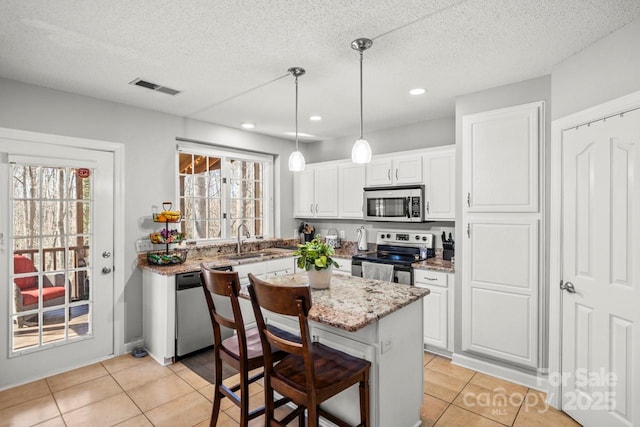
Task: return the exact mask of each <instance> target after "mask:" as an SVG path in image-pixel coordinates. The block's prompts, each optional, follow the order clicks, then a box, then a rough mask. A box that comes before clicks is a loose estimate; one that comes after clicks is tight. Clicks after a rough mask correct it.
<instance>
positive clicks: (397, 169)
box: [366, 155, 422, 187]
mask: <svg viewBox="0 0 640 427" xmlns="http://www.w3.org/2000/svg"><path fill="white" fill-rule="evenodd" d="M366 170H367V179H366V183H367V187H376V186H385V185H402V184H422V156H420V155H413V156H403V157H387V158H377V159H374V160H372V161H371V163H369V164H368V165H367V168H366Z"/></svg>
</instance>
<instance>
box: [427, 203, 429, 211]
mask: <svg viewBox="0 0 640 427" xmlns="http://www.w3.org/2000/svg"><path fill="white" fill-rule="evenodd" d="M427 213H429V202H427Z"/></svg>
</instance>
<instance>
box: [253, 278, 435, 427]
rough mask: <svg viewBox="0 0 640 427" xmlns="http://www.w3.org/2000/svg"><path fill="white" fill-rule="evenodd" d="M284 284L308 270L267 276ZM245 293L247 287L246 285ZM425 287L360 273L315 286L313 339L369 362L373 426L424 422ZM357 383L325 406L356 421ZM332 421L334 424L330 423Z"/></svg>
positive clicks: (286, 325) (289, 322)
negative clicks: (422, 418)
mask: <svg viewBox="0 0 640 427" xmlns="http://www.w3.org/2000/svg"><path fill="white" fill-rule="evenodd" d="M269 282H270V283H273V284H277V285H281V286H293V285H300V284H308V280H307V275H306V273H298V274H293V275H287V276H279V277H275V278H272V279H271V280H269ZM243 293H245V295H246V289H243ZM428 293H429V291H428V290H426V289H420V288H415V287H413V286H407V285H399V284H396V283H388V282H381V281H378V280H368V279H362V278H360V277H353V276H343V275H333V276H332V278H331V286H330V287H329V289H322V290H319V289H312V292H311V299H312V306H311V309H310V310H309V315H308V317H309V320H310V322H309V323H310V325H309V326H310V328H311V335H312V337H313V340H314V341H318V342H321V343H323V344H325V345H327V346H330V347H333V348H335V349H338V350H341V351H344V352H345V353H349V354H351V355H354V356H357V357H361V358H363V359H367V360H369V361H370V362H371V372H370V382H369V384H370V400H371V405H370V407H371V425H372V426H379V427H386V426H401V427H404V426H406V427H411V426H419V425H420V406H421V404H422V393H423V390H422V387H423V378H422V373H423V348H422V316H423V304H422V298H423V297H424V296H426V295H427V294H428ZM265 318H266V319H267V321H268V322H273V323H274V324H276V325H277V326H278V327H281V328H283V329H285V330H289V331H292V332H293V331H295V330H297V327H296V324H295V320H293V319H290V318H284V317H282V316H278V315H274V314H273V313H265ZM358 402H359V395H358V388H357V385H355V386H352V387H351V388H350V389H347V390H345V391H344V392H342V393H340V394H339V395H337V396H335V397H333V398H331V399H329V400H328V401H326V402H325V403H324V404H323V405H322V407H324V408H326V409H327V410H329V411H331V412H335V413H337V414H340V415H341V416H342V417H344V419H345V420H347V421H349V422H351V423H353V425H356V424H357V423H358V422H359V420H360V414H359V403H358ZM327 425H330V424H327Z"/></svg>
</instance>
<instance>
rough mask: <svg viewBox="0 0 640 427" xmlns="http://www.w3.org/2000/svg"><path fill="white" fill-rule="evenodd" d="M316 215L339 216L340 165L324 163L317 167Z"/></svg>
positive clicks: (315, 189) (315, 188) (318, 216)
mask: <svg viewBox="0 0 640 427" xmlns="http://www.w3.org/2000/svg"><path fill="white" fill-rule="evenodd" d="M314 169H315V185H314V196H315V217H316V218H336V217H337V216H338V191H337V190H338V165H337V164H335V163H333V164H323V165H317V166H316V167H315V168H314Z"/></svg>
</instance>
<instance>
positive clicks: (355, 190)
mask: <svg viewBox="0 0 640 427" xmlns="http://www.w3.org/2000/svg"><path fill="white" fill-rule="evenodd" d="M364 179H365V166H364V165H358V164H354V163H340V164H339V165H338V183H339V185H338V216H339V217H340V218H362V200H363V197H364V193H363V191H362V189H363V188H364V185H365V180H364Z"/></svg>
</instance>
